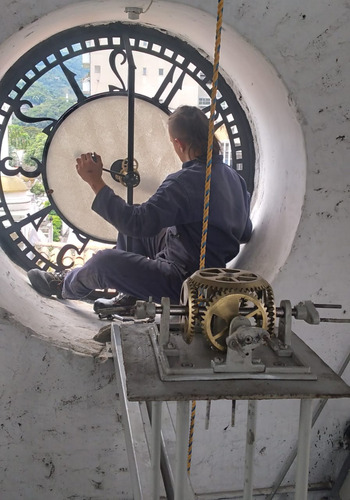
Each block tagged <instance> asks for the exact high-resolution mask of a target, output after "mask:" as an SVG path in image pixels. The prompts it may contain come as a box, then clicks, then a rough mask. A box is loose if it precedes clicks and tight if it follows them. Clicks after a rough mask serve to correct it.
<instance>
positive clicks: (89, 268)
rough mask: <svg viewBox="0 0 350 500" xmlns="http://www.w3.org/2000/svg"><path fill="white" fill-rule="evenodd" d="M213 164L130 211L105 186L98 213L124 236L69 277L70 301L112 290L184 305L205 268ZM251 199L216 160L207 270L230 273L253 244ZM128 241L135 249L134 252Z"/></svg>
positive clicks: (193, 164) (183, 175) (188, 167)
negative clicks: (185, 291)
mask: <svg viewBox="0 0 350 500" xmlns="http://www.w3.org/2000/svg"><path fill="white" fill-rule="evenodd" d="M205 177H206V162H205V160H203V161H201V160H200V159H194V160H191V161H187V162H185V163H183V165H182V169H181V170H179V171H178V172H175V173H173V174H170V175H168V177H167V178H166V179H165V180H164V182H163V183H162V184H161V185H160V187H159V188H158V189H157V191H156V193H155V194H154V195H153V196H151V198H149V200H148V201H146V202H144V203H142V204H140V205H129V204H127V203H126V202H125V201H124V200H123V199H122V198H121V197H120V196H118V195H116V194H115V193H114V191H113V190H112V189H110V188H109V187H108V186H104V187H103V188H102V189H101V190H100V191H99V192H98V194H97V195H96V197H95V199H94V201H93V204H92V209H93V210H94V211H95V212H96V213H98V214H99V215H101V217H103V218H104V219H105V220H107V221H108V222H110V223H111V224H112V225H113V226H114V227H115V228H116V229H117V230H118V231H119V238H118V243H117V246H116V247H115V248H113V249H107V250H101V251H99V252H97V253H96V254H95V255H94V256H93V257H92V258H91V259H90V260H89V261H88V262H87V263H86V264H84V266H83V267H81V268H78V269H75V270H73V271H72V272H71V273H69V274H68V275H67V277H66V279H65V283H64V288H63V297H64V298H82V297H84V296H86V295H88V293H90V292H91V290H94V289H104V288H112V289H116V290H118V291H121V292H124V293H127V294H130V295H133V296H135V297H138V298H140V299H144V300H147V299H148V298H149V297H150V296H151V297H152V298H153V300H155V301H156V302H160V299H161V297H170V299H171V301H172V302H173V303H178V302H179V297H180V291H181V286H182V283H183V281H184V280H185V279H186V278H187V277H188V276H190V275H191V274H192V273H193V272H194V271H196V270H197V269H198V268H199V259H200V246H201V238H202V224H203V204H204V186H205ZM249 212H250V195H249V193H248V192H247V188H246V184H245V181H244V180H243V178H242V177H240V175H239V174H238V173H237V172H236V171H235V170H234V169H232V168H231V167H229V166H228V165H226V164H225V163H223V161H222V157H221V155H214V156H213V163H212V171H211V186H210V209H209V223H208V233H207V244H206V261H205V267H225V265H226V263H227V262H229V261H230V260H232V259H233V258H234V257H235V256H236V255H237V254H238V252H239V247H240V244H241V243H246V242H247V241H249V239H250V236H251V232H252V224H251V220H250V217H249ZM125 237H129V241H130V242H131V248H128V251H126V247H125Z"/></svg>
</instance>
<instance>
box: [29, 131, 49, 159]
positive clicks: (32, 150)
mask: <svg viewBox="0 0 350 500" xmlns="http://www.w3.org/2000/svg"><path fill="white" fill-rule="evenodd" d="M36 130H37V134H36V136H35V138H34V139H33V140H32V141H31V142H30V144H28V147H27V148H26V152H25V155H24V163H25V164H26V165H36V163H35V161H34V160H32V158H38V159H41V158H42V154H43V151H44V147H45V142H46V139H47V135H46V134H44V133H43V132H40V131H39V130H38V129H36Z"/></svg>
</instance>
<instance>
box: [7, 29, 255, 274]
mask: <svg viewBox="0 0 350 500" xmlns="http://www.w3.org/2000/svg"><path fill="white" fill-rule="evenodd" d="M98 50H110V51H111V52H110V57H109V64H110V68H111V70H112V71H113V73H114V75H115V77H116V82H111V84H110V85H109V90H108V92H104V93H101V94H96V95H93V96H86V95H84V93H83V91H82V89H81V87H80V85H79V83H78V82H77V80H76V78H75V75H74V73H73V72H72V71H71V70H70V69H69V67H68V65H67V63H68V61H69V60H70V59H71V58H73V57H76V56H78V55H82V54H84V53H89V52H94V51H98ZM136 52H140V53H142V52H143V53H146V54H149V55H153V56H155V57H158V58H160V59H163V60H165V61H167V62H169V63H170V64H171V65H172V66H171V69H170V71H169V72H168V73H167V74H166V75H165V77H164V79H163V81H162V83H161V85H160V86H159V87H158V88H157V89H155V93H154V95H153V96H144V95H140V94H137V93H135V69H136V67H135V63H134V57H133V54H134V53H136ZM120 55H121V56H122V59H123V60H122V62H121V63H120V64H124V63H125V62H127V64H128V82H127V85H126V84H125V82H124V81H123V79H122V78H121V76H120V74H119V72H118V67H117V57H118V56H120ZM57 66H59V67H60V68H61V69H62V71H63V73H64V75H65V77H66V79H67V82H68V83H69V85H70V87H71V89H72V91H73V92H74V94H75V96H76V104H75V105H74V106H72V107H71V108H70V109H68V110H67V112H66V113H64V114H63V115H62V116H61V117H60V118H59V119H56V118H52V117H39V118H33V117H30V116H28V115H26V114H25V112H23V111H22V108H23V105H29V107H32V106H33V104H32V103H31V102H30V101H28V100H27V99H26V96H25V94H26V91H27V90H28V89H29V88H30V87H31V86H32V85H33V84H34V83H35V82H36V81H38V80H39V79H40V78H41V77H42V76H43V75H44V74H46V73H47V72H49V71H50V70H51V69H52V68H54V67H57ZM176 70H178V71H180V76H177V77H175V71H176ZM212 72H213V69H212V64H211V62H210V61H209V58H208V57H207V56H205V55H203V54H202V53H200V52H199V51H198V50H196V49H195V48H194V47H192V46H191V45H190V44H188V43H187V42H185V41H183V40H180V39H178V38H177V37H175V36H172V35H170V34H169V33H165V32H163V31H160V30H157V29H154V28H149V27H145V26H142V25H137V24H132V25H131V24H125V23H120V22H118V23H111V24H108V25H88V26H80V27H76V28H73V29H70V30H67V31H64V32H61V33H58V34H56V35H54V36H52V37H50V38H49V39H47V40H45V41H44V42H41V43H40V44H38V45H37V46H36V47H34V48H32V49H31V50H29V51H28V52H27V53H26V54H24V55H23V56H22V57H21V58H20V59H19V60H18V61H17V62H16V63H15V64H14V65H13V66H12V67H11V68H10V69H9V70H8V72H7V73H6V74H5V75H4V77H3V79H2V80H1V82H0V118H1V120H0V122H1V123H0V141H1V144H2V141H3V139H4V135H5V133H6V128H7V125H8V124H9V121H10V119H11V116H13V115H14V116H16V117H17V118H19V119H20V120H21V121H22V122H24V123H28V124H30V123H42V125H43V127H42V132H44V133H45V134H46V135H47V141H46V145H45V148H44V153H43V157H42V158H33V160H34V161H35V163H36V165H37V166H36V168H35V170H34V171H31V172H28V171H27V170H23V168H22V167H18V168H16V169H13V168H8V167H7V165H6V164H7V162H8V161H9V159H11V158H9V157H5V158H1V159H0V243H1V246H2V248H3V249H4V250H5V252H6V253H8V254H9V255H10V257H11V259H12V260H13V261H14V262H16V263H17V264H19V265H20V266H21V267H23V268H24V269H25V270H28V269H29V268H33V267H40V268H42V269H45V270H46V269H49V268H53V269H62V268H64V265H63V258H64V256H65V254H66V252H67V251H68V250H69V249H72V248H73V249H74V250H75V251H76V252H77V253H78V254H81V253H82V252H83V251H84V249H85V248H86V246H87V244H88V242H89V241H90V240H91V239H92V238H91V236H90V235H88V234H85V233H83V232H81V231H80V230H77V228H74V227H73V226H72V224H70V222H69V221H68V220H67V219H66V218H65V217H64V216H63V215H62V214H61V213H60V212H59V210H58V208H57V207H56V206H55V203H54V200H53V199H52V197H51V196H50V187H49V185H48V183H47V179H46V159H47V153H48V148H49V146H50V143H51V140H52V137H53V136H54V133H55V130H57V127H59V126H60V125H61V124H62V122H63V121H64V119H65V118H66V117H67V116H68V115H69V114H70V113H72V112H74V111H75V110H76V109H77V108H79V107H80V106H83V105H84V104H85V103H87V102H89V101H90V100H91V99H97V98H100V97H105V96H106V95H110V96H116V95H119V96H121V95H124V96H125V95H127V96H128V171H129V169H130V170H132V168H133V156H134V101H135V98H138V99H144V100H147V101H148V102H150V103H151V104H153V105H154V106H156V107H158V108H159V109H160V110H162V111H163V112H165V113H167V114H170V113H171V108H170V105H171V100H172V98H173V97H174V95H175V94H176V93H177V92H178V91H179V90H180V89H181V87H182V84H183V80H184V78H185V75H188V76H190V77H191V78H192V79H193V80H194V81H195V82H196V83H197V84H198V85H199V86H200V87H201V88H202V89H204V90H205V92H206V93H207V95H208V96H209V97H210V92H211V78H212ZM203 111H204V112H205V113H207V114H209V112H210V106H208V107H206V108H204V109H203ZM216 111H217V115H216V128H219V127H220V126H221V125H224V126H225V128H226V131H227V134H228V137H229V141H230V144H231V148H232V153H233V154H232V156H233V168H237V165H238V164H240V169H239V170H240V171H239V173H240V174H241V175H242V177H244V178H245V180H246V182H247V185H248V189H249V190H250V192H252V191H253V188H254V171H255V151H254V141H253V137H252V132H251V129H250V125H249V122H248V119H247V117H246V115H245V113H244V111H243V109H242V107H241V105H240V103H239V100H238V99H237V98H236V96H235V94H234V92H233V90H232V88H231V87H230V86H229V85H228V84H227V82H226V81H225V79H224V78H223V77H222V75H220V76H219V83H218V94H217V103H216ZM3 174H5V175H9V176H13V175H18V174H23V175H25V176H26V177H30V178H35V177H38V176H40V175H41V176H42V179H43V183H44V186H45V189H46V191H47V197H48V200H49V202H50V205H49V206H48V207H45V208H44V209H42V210H40V211H38V212H36V213H35V214H32V215H29V214H28V216H27V217H26V218H25V219H23V220H21V221H19V222H16V221H14V219H13V217H12V215H11V212H10V210H9V208H8V206H7V202H6V197H5V194H4V191H3V188H2V182H1V177H2V175H3ZM127 201H128V203H132V201H133V186H132V185H130V186H127ZM52 209H54V210H56V211H57V213H58V214H59V215H60V216H61V217H62V218H63V219H64V220H65V221H66V223H67V224H68V225H70V227H72V229H73V231H74V233H75V234H76V236H77V238H78V240H79V241H80V242H81V243H82V245H81V247H80V248H77V247H75V246H74V245H66V246H64V247H63V248H62V249H61V251H60V252H59V254H58V256H57V261H56V262H51V261H50V260H48V259H47V258H46V257H44V256H43V255H41V254H40V253H39V252H38V251H37V250H36V249H35V248H34V246H33V245H31V244H30V242H29V241H27V239H26V238H25V237H24V236H23V234H22V233H21V228H22V227H24V226H26V225H28V224H32V225H33V226H34V227H35V229H36V230H38V228H39V227H40V225H41V224H42V222H43V220H44V219H45V217H47V215H48V213H49V212H50V211H51V210H52ZM93 239H94V240H96V238H93Z"/></svg>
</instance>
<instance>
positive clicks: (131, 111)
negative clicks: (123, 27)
mask: <svg viewBox="0 0 350 500" xmlns="http://www.w3.org/2000/svg"><path fill="white" fill-rule="evenodd" d="M123 43H124V47H125V52H126V55H127V60H128V173H129V172H133V171H134V128H135V69H136V66H135V62H134V58H133V55H132V50H131V47H130V43H129V39H128V37H123ZM133 195H134V187H133V185H132V184H128V185H127V203H128V204H129V205H132V204H133V202H134V200H133V197H134V196H133ZM126 249H127V250H129V251H130V250H131V238H130V237H129V236H127V238H126Z"/></svg>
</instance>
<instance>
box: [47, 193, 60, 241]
mask: <svg viewBox="0 0 350 500" xmlns="http://www.w3.org/2000/svg"><path fill="white" fill-rule="evenodd" d="M49 204H50V202H49V201H45V203H44V207H47V206H48V205H49ZM48 217H49V219H50V220H51V222H52V230H53V231H52V233H53V234H52V239H53V241H60V239H61V229H62V219H61V218H60V216H59V215H57V213H56V212H55V210H50V212H49V214H48Z"/></svg>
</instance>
